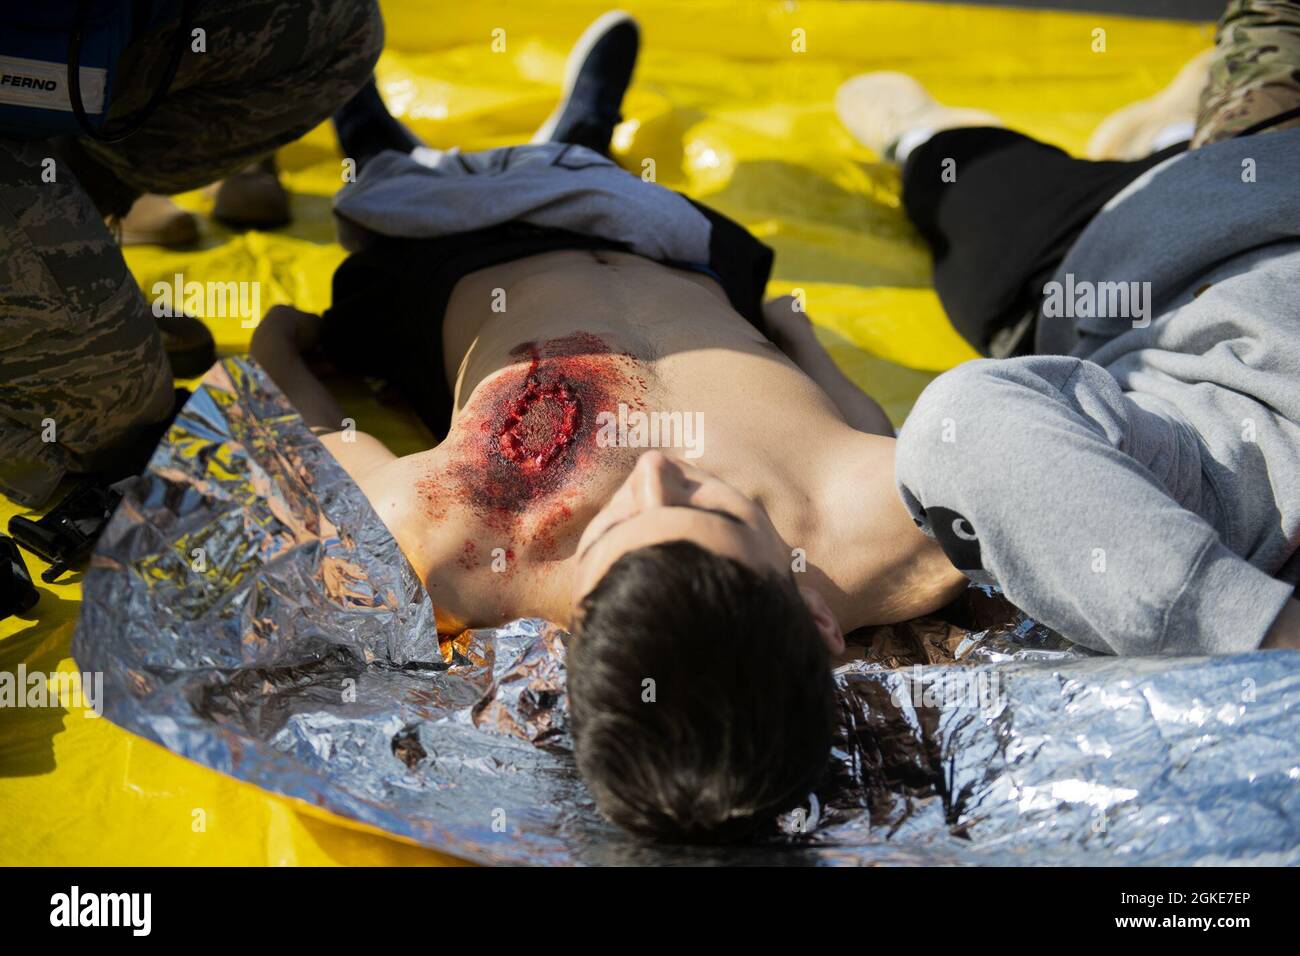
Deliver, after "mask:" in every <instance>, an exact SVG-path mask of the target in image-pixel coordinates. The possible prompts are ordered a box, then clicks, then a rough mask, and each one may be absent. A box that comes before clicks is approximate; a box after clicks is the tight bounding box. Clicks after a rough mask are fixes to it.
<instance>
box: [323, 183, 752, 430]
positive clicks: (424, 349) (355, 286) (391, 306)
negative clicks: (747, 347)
mask: <svg viewBox="0 0 1300 956" xmlns="http://www.w3.org/2000/svg"><path fill="white" fill-rule="evenodd" d="M692 204H693V205H694V206H695V207H696V208H697V209H698V210H699V211H700V212H701V213H703V214H704V216H705V217H706V218H707V219H708V220H709V224H710V227H711V229H710V243H709V262H708V263H707V264H703V263H689V264H688V263H677V262H666V263H664V264H665V265H670V266H675V267H679V268H690V269H696V270H697V271H701V272H704V273H705V274H707V275H709V276H711V277H712V278H714V279H716V280H717V281H718V284H719V285H721V286H722V289H723V291H724V292H725V293H726V294H727V298H728V300H729V301H730V302H731V305H732V308H734V309H735V310H736V311H737V312H738V313H740V314H741V315H742V316H743V317H744V318H745V319H746V320H747V321H749V322H750V323H751V324H752V325H754V326H755V327H756V328H757V329H758V330H759V331H760V332H763V333H764V334H765V335H766V334H767V330H766V327H765V325H764V322H763V293H764V290H765V289H766V287H767V280H768V277H769V276H770V275H771V271H772V250H771V249H769V248H768V247H767V246H765V245H764V244H763V243H761V242H759V241H758V240H757V239H755V238H754V237H753V236H751V235H750V234H749V233H748V232H747V231H746V230H745V229H744V227H742V226H740V225H738V224H737V223H735V222H733V221H732V220H730V219H728V218H726V217H725V216H723V215H721V214H720V213H717V212H715V211H714V210H712V209H709V208H708V207H706V206H702V205H700V204H699V203H694V202H693V203H692ZM566 249H579V250H581V249H591V250H616V251H628V250H627V247H626V246H624V245H623V244H621V243H617V242H610V241H607V240H604V239H599V238H595V237H591V236H583V235H578V234H577V233H572V232H566V231H564V230H561V229H548V228H542V227H539V226H532V225H529V224H527V223H519V222H513V223H506V224H505V225H502V226H494V227H492V228H489V229H481V230H478V231H475V232H468V233H462V234H460V235H456V236H444V237H441V238H437V239H398V238H382V237H381V238H377V239H376V240H375V241H374V242H373V243H372V244H371V245H368V246H367V247H366V248H365V249H363V250H361V251H360V252H356V253H353V254H352V255H350V256H349V257H348V258H347V259H345V260H344V261H343V263H342V265H340V266H339V268H338V270H337V271H336V272H335V273H334V288H333V301H332V303H331V305H330V307H329V309H328V310H326V312H325V315H324V320H325V321H324V328H323V331H322V344H323V347H324V350H325V352H326V354H327V355H328V356H329V357H330V359H331V361H333V362H334V364H335V365H337V366H338V367H339V368H340V369H341V370H343V371H346V372H350V373H353V374H357V375H370V376H375V377H378V378H383V379H387V380H388V381H389V382H391V383H392V384H393V385H395V386H396V387H397V389H398V391H399V392H400V393H401V395H402V397H403V398H404V399H405V400H406V401H407V402H409V403H410V404H411V406H412V407H413V408H414V409H415V411H416V413H417V414H418V415H419V416H420V418H421V419H422V420H423V421H424V423H425V424H426V425H427V426H428V427H429V429H430V430H431V431H432V432H433V433H434V434H435V435H437V436H438V438H439V439H441V438H442V437H443V436H444V435H446V433H447V428H448V425H449V424H450V422H451V413H452V393H451V383H450V382H448V381H447V376H446V373H445V372H444V370H443V366H444V361H443V349H442V321H443V317H444V315H445V314H446V311H447V303H448V301H449V300H450V299H451V293H452V290H453V289H454V288H455V287H456V283H457V282H459V281H460V280H461V279H463V278H464V277H465V276H467V275H469V274H470V273H472V272H477V271H478V270H480V269H486V268H489V267H491V266H497V265H501V264H503V263H506V262H513V261H514V260H516V259H524V258H527V257H528V256H535V255H539V254H540V253H544V252H557V251H560V250H566Z"/></svg>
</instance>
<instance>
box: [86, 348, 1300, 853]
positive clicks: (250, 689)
mask: <svg viewBox="0 0 1300 956" xmlns="http://www.w3.org/2000/svg"><path fill="white" fill-rule="evenodd" d="M84 595H85V599H84V606H83V609H82V615H81V620H80V623H79V626H78V629H77V634H76V638H75V642H74V648H73V649H74V654H75V657H76V660H77V664H78V667H79V669H82V670H90V671H102V672H103V673H104V699H105V714H106V716H108V717H109V718H110V719H111V720H113V721H114V722H115V723H117V724H119V725H120V726H122V727H125V728H127V729H128V730H131V731H133V732H135V733H137V734H140V735H141V736H144V737H147V738H149V739H151V740H155V741H157V742H159V743H161V744H162V745H163V746H165V747H168V748H170V749H171V750H173V751H174V752H176V753H178V754H181V755H183V756H185V757H189V758H191V759H193V760H197V761H199V762H200V763H203V764H206V765H207V766H209V767H212V768H214V769H216V770H220V771H222V772H224V773H228V774H232V775H234V776H236V777H238V778H240V779H242V780H246V781H248V782H250V783H254V784H256V785H258V786H260V787H263V788H265V789H267V790H270V791H274V792H277V793H282V794H287V795H289V796H291V797H296V798H298V799H301V800H306V801H309V802H310V803H313V804H316V805H318V806H320V807H323V808H326V809H328V810H330V811H333V812H334V813H336V814H340V815H342V816H344V817H351V818H353V819H356V820H360V821H364V822H365V823H368V824H372V825H374V826H377V827H380V828H382V829H384V830H387V831H390V832H392V833H396V834H401V835H404V836H406V837H409V838H411V839H413V840H416V841H418V842H419V843H422V844H424V845H426V846H429V847H433V848H435V849H438V850H443V851H446V852H449V853H452V854H455V855H457V856H460V857H463V858H466V859H469V860H477V861H481V862H487V863H506V862H516V863H543V864H568V863H593V864H602V863H604V864H625V863H718V862H729V863H792V862H793V863H821V864H863V863H997V864H1032V863H1051V864H1063V863H1079V864H1112V863H1142V864H1178V865H1186V864H1193V863H1223V862H1254V863H1272V864H1279V863H1290V864H1295V863H1300V653H1295V652H1282V651H1277V652H1267V653H1255V654H1242V655H1238V656H1232V657H1221V658H1164V659H1157V658H1111V657H1097V656H1091V655H1087V654H1086V653H1084V652H1082V651H1080V650H1079V649H1077V648H1072V647H1070V646H1069V645H1068V644H1067V643H1065V642H1064V641H1062V640H1061V639H1060V638H1059V637H1056V636H1055V635H1053V634H1051V632H1049V631H1047V630H1046V629H1045V628H1042V627H1041V626H1039V625H1036V624H1035V623H1034V622H1032V621H1029V620H1027V619H1025V618H1024V617H1023V616H1021V615H1019V614H1018V613H1016V612H1014V610H1013V609H1009V613H1003V614H1001V616H1000V617H999V615H998V614H997V613H996V605H998V604H999V603H1000V602H999V601H998V600H997V599H994V598H990V597H988V596H987V595H983V594H980V593H979V592H978V591H977V590H976V589H972V590H971V592H970V598H971V601H970V606H971V608H972V609H973V610H971V613H972V614H973V615H974V618H973V619H972V621H973V623H972V621H967V622H965V623H950V622H945V621H940V620H937V619H930V620H923V621H920V622H915V623H913V624H911V625H904V626H897V627H892V628H883V629H878V630H877V631H876V632H875V633H874V634H873V635H870V637H871V641H870V647H869V649H867V650H865V651H864V652H863V654H864V656H863V659H862V660H857V661H854V662H853V663H851V664H848V665H846V666H843V667H841V668H840V669H839V671H838V672H837V680H838V683H839V687H840V691H841V713H842V729H841V733H840V735H839V737H838V739H837V742H836V746H835V751H834V772H833V774H832V779H831V780H830V781H829V782H828V783H827V784H826V785H825V786H824V787H823V789H822V791H821V792H819V793H818V794H816V795H815V796H813V797H811V798H810V800H809V805H808V807H807V808H806V809H805V810H803V811H797V812H795V813H793V814H791V815H790V816H789V817H788V818H786V819H784V820H783V821H781V823H782V829H781V830H779V831H776V833H775V834H774V835H773V836H772V837H771V838H770V839H767V840H766V841H765V842H763V843H760V844H757V845H752V846H745V847H731V848H724V849H712V848H709V849H700V848H680V847H664V846H654V845H649V844H646V843H644V842H641V841H639V840H637V839H635V838H632V837H629V836H627V835H625V834H623V833H622V832H620V831H619V830H617V829H616V828H614V827H613V826H611V825H610V824H608V823H606V822H604V821H603V820H602V819H601V818H600V817H599V816H598V815H597V813H596V812H595V810H594V808H593V804H592V801H591V798H590V797H589V796H588V794H587V792H586V790H585V788H584V787H583V784H582V782H581V780H580V779H579V777H578V775H577V773H576V770H575V768H574V764H573V761H572V758H571V752H570V740H569V736H568V733H567V730H566V717H565V715H566V711H565V703H564V645H563V643H562V638H563V637H564V635H563V634H562V633H561V632H559V631H558V630H557V629H555V628H553V627H551V626H548V625H545V624H542V623H541V622H536V621H525V622H518V623H516V624H512V625H509V626H507V627H502V628H497V629H494V630H486V631H469V632H465V633H462V634H460V635H458V636H456V637H454V638H452V637H448V636H445V635H444V637H443V639H442V640H440V639H439V635H438V632H437V627H436V624H435V616H434V609H433V608H432V606H431V605H430V604H429V600H428V598H427V596H426V595H425V592H424V589H423V587H422V586H421V584H420V582H419V580H417V578H416V576H415V575H414V573H413V572H412V571H411V569H410V567H409V566H408V564H407V562H406V561H405V559H404V558H403V557H402V554H401V552H400V551H399V550H398V548H397V544H396V543H395V542H394V540H393V538H392V536H391V535H390V534H389V533H388V531H387V530H386V529H385V528H384V525H383V524H382V522H381V521H380V520H379V519H378V517H377V516H376V515H375V513H374V512H373V511H372V510H371V508H370V506H369V505H368V504H367V502H366V500H365V498H364V497H363V496H362V494H361V492H360V490H359V489H358V488H357V487H356V485H355V484H354V483H353V482H352V481H351V480H350V479H349V478H348V477H347V475H346V474H344V472H343V471H342V469H341V468H339V466H338V465H337V464H336V463H335V461H334V459H333V458H332V457H331V456H330V455H329V453H328V452H326V451H325V449H324V448H323V447H322V446H321V444H320V443H319V442H318V441H317V440H316V438H315V437H314V436H313V435H312V434H311V433H310V432H309V431H308V430H307V428H306V427H305V426H304V425H303V423H302V420H301V419H300V418H299V417H298V416H297V415H296V414H295V413H294V412H293V410H292V409H291V408H290V406H289V404H288V403H287V401H286V400H285V398H284V396H283V395H282V394H280V392H279V391H278V390H277V389H276V387H275V386H274V384H272V383H271V382H270V381H269V379H267V378H266V377H265V375H264V374H263V373H262V372H261V370H260V369H258V368H257V367H256V366H255V365H253V364H251V363H249V362H247V361H243V360H238V359H230V360H227V361H225V362H223V363H222V364H221V365H219V366H216V367H214V368H213V370H212V371H211V372H210V373H209V374H208V376H207V377H206V378H205V379H204V382H203V384H202V385H201V386H200V387H199V389H198V390H197V391H196V392H195V394H194V396H193V397H192V398H191V399H190V401H189V403H188V404H187V405H186V406H185V408H184V410H183V411H182V412H181V414H180V416H179V417H178V418H177V420H176V423H175V425H174V426H173V427H172V429H171V431H170V433H169V434H168V436H167V438H166V439H165V440H164V442H163V444H162V445H161V446H160V447H159V449H158V450H157V452H156V453H155V454H154V456H153V459H152V461H151V462H150V464H149V468H148V471H147V472H146V473H145V474H144V475H143V476H142V477H141V478H139V479H137V480H136V481H135V482H134V484H133V485H132V486H131V487H130V488H129V490H128V492H127V494H126V497H125V498H124V500H123V502H122V504H121V506H120V507H119V509H118V511H117V513H116V515H115V516H114V518H113V520H112V522H111V524H110V526H109V527H108V530H107V532H106V533H105V534H104V536H103V538H102V540H101V541H100V544H99V548H98V551H97V553H96V555H95V558H94V560H93V563H92V566H91V568H90V569H89V570H88V571H87V573H86V576H85V580H84ZM981 615H983V616H985V617H986V618H988V620H985V621H984V622H982V623H981V622H980V621H978V620H976V619H977V618H979V617H980V616H981ZM935 661H945V662H947V663H934V662H935Z"/></svg>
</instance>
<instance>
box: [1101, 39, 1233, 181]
mask: <svg viewBox="0 0 1300 956" xmlns="http://www.w3.org/2000/svg"><path fill="white" fill-rule="evenodd" d="M1212 52H1213V51H1212V50H1206V51H1205V52H1204V53H1201V54H1199V55H1197V56H1195V57H1193V58H1192V59H1191V60H1189V61H1188V62H1187V63H1185V64H1184V65H1183V68H1182V69H1181V70H1179V71H1178V75H1177V76H1175V77H1174V78H1173V79H1172V80H1170V82H1169V85H1168V86H1166V87H1165V88H1164V89H1163V90H1161V91H1160V92H1159V93H1156V94H1155V95H1154V96H1149V97H1147V98H1146V99H1144V100H1138V101H1137V102H1136V103H1130V104H1129V105H1128V106H1125V107H1122V108H1121V109H1118V110H1116V111H1115V112H1114V113H1111V114H1110V115H1109V116H1107V117H1106V118H1105V119H1104V120H1102V121H1101V123H1099V124H1098V125H1097V128H1096V129H1095V130H1094V131H1093V133H1092V138H1091V139H1089V140H1088V158H1089V159H1142V158H1143V157H1145V156H1150V155H1151V154H1152V153H1154V152H1155V151H1156V150H1158V149H1162V148H1164V147H1165V146H1171V145H1173V143H1174V142H1177V140H1178V139H1179V138H1183V137H1180V136H1178V135H1177V134H1175V133H1174V131H1180V132H1181V131H1182V130H1184V129H1185V130H1186V133H1187V135H1186V137H1185V138H1187V139H1191V136H1192V132H1193V130H1194V128H1195V126H1196V110H1197V107H1198V106H1199V105H1200V102H1201V91H1202V90H1203V89H1205V84H1206V83H1207V82H1209V79H1210V72H1209V70H1210V54H1211V53H1212ZM1162 133H1163V134H1171V135H1174V138H1173V139H1171V140H1169V141H1168V142H1162V141H1161V140H1163V139H1166V138H1167V136H1162V135H1161V134H1162Z"/></svg>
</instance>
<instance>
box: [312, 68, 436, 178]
mask: <svg viewBox="0 0 1300 956" xmlns="http://www.w3.org/2000/svg"><path fill="white" fill-rule="evenodd" d="M333 119H334V135H335V136H336V137H337V138H338V141H339V148H340V149H341V150H343V155H344V156H345V157H347V158H348V159H352V160H355V162H356V164H357V172H360V171H361V170H362V169H363V168H365V165H366V163H368V162H370V160H371V159H372V158H373V157H375V156H377V155H378V154H379V153H382V152H383V151H384V150H386V149H395V150H397V151H398V152H399V153H409V152H411V150H413V149H415V148H416V147H417V146H420V145H422V144H421V143H420V141H419V140H418V139H417V138H416V137H415V135H414V134H413V133H412V132H411V131H410V130H409V129H407V128H406V127H405V126H403V125H402V123H401V121H400V120H397V119H395V118H394V117H393V114H391V113H389V112H388V107H387V106H386V105H384V98H383V97H382V96H380V95H379V88H378V87H377V86H375V78H374V77H373V76H372V77H371V78H370V79H369V80H367V81H366V85H365V86H363V87H361V89H359V90H357V92H356V95H355V96H353V97H352V99H350V100H348V101H347V102H346V103H344V104H343V105H342V106H340V107H339V110H338V112H337V113H335V114H334V117H333Z"/></svg>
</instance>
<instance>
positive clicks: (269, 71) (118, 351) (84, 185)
mask: <svg viewBox="0 0 1300 956" xmlns="http://www.w3.org/2000/svg"><path fill="white" fill-rule="evenodd" d="M178 25H179V24H178V18H177V17H176V15H175V13H173V14H172V15H171V17H170V19H169V20H166V19H165V20H164V21H163V22H160V23H158V24H157V25H156V26H154V27H151V28H149V29H148V30H147V31H146V32H144V33H143V34H142V35H140V36H138V37H136V38H135V39H134V40H133V41H132V43H131V44H130V46H128V47H127V49H126V50H125V51H124V53H123V57H122V61H121V64H120V68H119V71H118V77H117V83H118V93H117V94H116V95H115V96H114V100H113V102H112V104H111V108H110V114H109V123H110V124H112V123H113V121H114V119H115V118H117V117H120V116H122V115H125V114H129V113H131V112H133V111H134V110H136V109H138V108H139V107H140V106H142V105H143V104H144V102H145V101H146V100H147V99H148V98H149V96H150V95H151V93H152V92H153V90H154V89H155V87H156V86H157V84H158V83H159V82H160V81H161V78H162V76H163V75H164V72H165V70H166V66H167V62H168V59H169V57H170V56H171V52H172V50H173V49H174V44H175V42H176V37H177V29H178ZM199 28H201V29H202V30H204V31H205V37H204V40H205V45H206V51H205V52H195V51H194V50H193V48H192V44H191V42H190V40H188V39H187V40H186V46H185V49H186V52H185V54H184V56H183V58H182V60H181V64H180V68H179V70H178V71H177V74H176V77H175V79H174V81H173V82H172V84H171V88H170V92H169V93H168V94H167V95H166V97H164V99H163V100H162V102H161V103H160V105H159V107H158V109H157V110H156V112H154V113H153V114H152V115H151V116H150V117H149V119H148V120H147V121H146V123H145V125H144V126H143V127H142V128H141V129H140V130H138V131H137V132H136V133H134V134H133V135H131V136H130V137H128V138H127V139H125V140H124V141H122V142H119V143H100V142H97V141H94V140H90V139H88V138H82V139H71V138H64V139H61V140H42V141H35V142H19V141H15V140H7V139H0V492H3V493H4V494H6V495H8V496H9V497H11V498H13V499H15V500H17V501H19V502H22V503H24V504H27V505H31V506H33V507H38V506H40V505H41V504H42V503H44V502H45V501H47V500H48V498H49V497H50V495H51V493H52V492H53V491H54V489H55V488H56V487H57V485H58V483H59V482H60V481H61V480H62V478H63V477H64V475H66V474H69V473H77V472H93V471H95V470H96V469H97V468H99V467H102V466H103V464H104V462H105V461H107V460H110V459H111V458H112V457H113V450H114V449H115V448H118V447H120V446H122V445H124V444H126V443H129V442H130V441H131V439H132V437H133V436H138V435H140V434H147V432H148V431H149V430H150V429H149V427H148V426H149V425H150V424H152V423H157V422H160V421H162V420H164V419H165V418H166V416H167V415H168V413H169V412H170V411H171V408H172V403H173V396H172V375H171V368H170V366H169V364H168V361H167V356H166V353H165V352H164V351H163V347H162V342H161V340H160V338H159V333H158V327H157V322H156V320H155V319H154V316H153V313H152V309H151V307H150V306H149V304H148V303H147V302H146V301H145V298H144V296H143V294H142V293H141V291H140V289H139V287H138V286H137V284H136V282H135V280H134V278H133V277H132V276H131V273H130V272H129V271H128V270H127V267H126V262H125V261H124V260H123V258H122V254H121V252H120V250H119V249H118V247H117V244H116V243H115V242H114V240H113V237H112V236H111V235H110V233H109V231H108V229H107V227H106V226H105V225H104V220H103V216H104V215H105V214H108V213H116V214H123V213H125V211H126V210H127V209H129V208H130V204H131V202H132V201H133V199H134V198H135V196H136V195H138V194H140V193H142V192H158V193H175V192H181V191H184V190H188V189H196V188H199V187H201V186H204V185H206V184H207V183H210V182H212V181H214V180H216V179H220V178H221V177H223V176H225V175H227V174H229V173H232V172H234V171H235V170H237V169H239V168H241V167H242V166H244V165H246V164H247V163H249V162H252V161H254V160H256V159H259V158H261V157H263V156H266V155H268V154H269V153H271V152H272V151H273V150H275V149H276V148H277V147H279V146H282V145H284V144H286V143H289V142H292V141H293V140H295V139H297V138H298V137H300V136H302V135H303V134H304V133H306V132H307V131H308V130H310V129H311V128H312V127H314V126H315V125H316V124H318V123H320V122H321V121H322V120H324V119H325V118H327V117H328V116H330V114H331V113H333V112H334V110H335V109H337V108H338V107H339V106H341V105H343V103H345V102H346V101H347V100H348V99H349V98H350V97H351V96H352V95H353V93H355V92H356V91H357V90H358V89H359V88H360V87H361V86H362V84H363V83H365V81H366V80H367V79H368V78H369V77H370V75H371V71H372V69H373V67H374V64H375V61H376V60H377V59H378V57H379V52H380V49H381V48H382V46H383V24H382V21H381V19H380V15H379V10H378V6H377V4H376V3H375V2H374V0H225V2H222V3H219V4H218V3H209V4H199V5H198V8H197V10H196V12H195V14H194V16H193V18H192V23H191V29H199ZM51 171H52V173H53V179H54V181H53V182H49V181H47V180H48V179H49V178H50V173H51ZM51 439H52V440H51Z"/></svg>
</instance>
